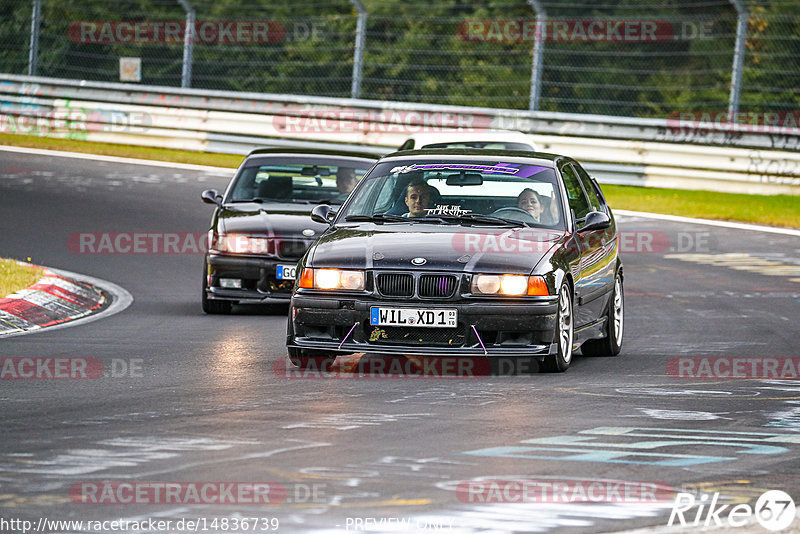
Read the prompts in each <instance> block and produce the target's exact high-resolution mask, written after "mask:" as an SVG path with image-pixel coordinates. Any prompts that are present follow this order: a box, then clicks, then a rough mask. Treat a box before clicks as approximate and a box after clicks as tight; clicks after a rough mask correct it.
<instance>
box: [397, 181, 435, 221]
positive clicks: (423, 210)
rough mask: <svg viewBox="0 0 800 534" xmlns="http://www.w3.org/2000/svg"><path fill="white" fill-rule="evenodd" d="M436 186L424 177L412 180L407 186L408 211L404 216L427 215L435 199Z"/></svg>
mask: <svg viewBox="0 0 800 534" xmlns="http://www.w3.org/2000/svg"><path fill="white" fill-rule="evenodd" d="M434 191H435V190H434V188H433V187H431V186H430V185H428V184H427V183H425V181H424V180H422V179H415V180H412V181H411V182H410V183H409V184H408V187H406V198H405V201H406V207H408V213H406V214H405V215H403V217H425V216H426V215H427V214H428V209H429V208H430V207H431V201H432V200H433V195H434Z"/></svg>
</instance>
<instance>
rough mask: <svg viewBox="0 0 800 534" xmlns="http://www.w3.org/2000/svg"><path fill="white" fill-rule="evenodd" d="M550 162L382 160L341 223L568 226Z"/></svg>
mask: <svg viewBox="0 0 800 534" xmlns="http://www.w3.org/2000/svg"><path fill="white" fill-rule="evenodd" d="M557 183H558V182H557V181H556V175H555V172H554V171H553V168H552V167H551V166H547V165H537V164H532V163H531V164H526V163H516V162H505V161H502V160H501V161H497V160H493V161H466V160H464V161H462V160H456V161H448V160H441V159H437V160H430V161H426V160H418V159H414V160H407V161H402V162H398V161H397V160H394V161H389V162H385V163H381V164H379V165H378V166H377V167H375V169H374V170H373V171H372V172H371V173H370V174H369V175H368V176H366V177H365V178H364V179H363V180H362V182H361V183H360V184H359V186H358V188H357V189H356V190H355V191H354V192H353V195H352V196H351V198H350V200H349V201H348V202H347V204H346V205H345V206H344V208H343V210H342V212H341V213H340V215H339V217H338V219H337V221H338V222H339V223H347V222H359V221H372V222H378V223H382V224H392V223H398V222H404V220H405V222H421V223H431V224H466V225H508V226H541V227H547V228H558V229H563V228H564V223H563V221H564V217H563V214H562V211H561V201H560V198H561V194H560V192H559V189H558V187H557V185H556V184H557Z"/></svg>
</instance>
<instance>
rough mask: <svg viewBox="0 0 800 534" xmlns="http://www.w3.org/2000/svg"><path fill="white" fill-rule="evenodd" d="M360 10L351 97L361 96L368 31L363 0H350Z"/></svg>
mask: <svg viewBox="0 0 800 534" xmlns="http://www.w3.org/2000/svg"><path fill="white" fill-rule="evenodd" d="M350 3H352V4H353V6H354V7H355V8H356V11H357V12H358V21H357V22H356V45H355V51H354V52H353V84H352V86H351V88H350V97H351V98H360V97H361V73H362V69H363V67H364V42H365V40H366V33H367V10H366V9H365V8H364V4H362V3H361V0H350Z"/></svg>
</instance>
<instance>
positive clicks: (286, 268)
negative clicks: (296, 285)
mask: <svg viewBox="0 0 800 534" xmlns="http://www.w3.org/2000/svg"><path fill="white" fill-rule="evenodd" d="M296 274H297V265H278V270H277V273H276V278H277V279H278V280H294V278H295V275H296Z"/></svg>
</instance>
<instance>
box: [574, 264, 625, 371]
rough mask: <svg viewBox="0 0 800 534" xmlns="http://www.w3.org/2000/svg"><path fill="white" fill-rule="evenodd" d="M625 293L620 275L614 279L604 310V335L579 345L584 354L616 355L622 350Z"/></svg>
mask: <svg viewBox="0 0 800 534" xmlns="http://www.w3.org/2000/svg"><path fill="white" fill-rule="evenodd" d="M624 297H625V295H624V292H623V289H622V275H621V274H620V273H617V276H616V278H615V279H614V293H613V294H612V295H611V299H609V301H608V309H607V310H606V337H604V338H602V339H591V340H589V341H587V342H585V343H584V344H583V346H581V352H582V353H583V355H584V356H616V355H617V354H619V351H620V350H622V331H623V328H624V326H625V298H624Z"/></svg>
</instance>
